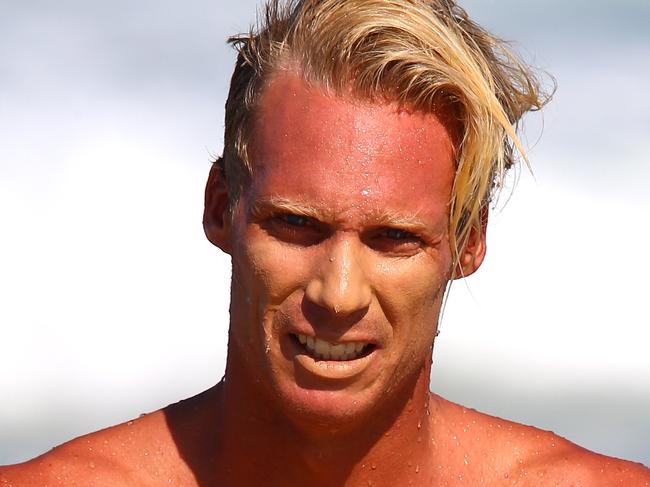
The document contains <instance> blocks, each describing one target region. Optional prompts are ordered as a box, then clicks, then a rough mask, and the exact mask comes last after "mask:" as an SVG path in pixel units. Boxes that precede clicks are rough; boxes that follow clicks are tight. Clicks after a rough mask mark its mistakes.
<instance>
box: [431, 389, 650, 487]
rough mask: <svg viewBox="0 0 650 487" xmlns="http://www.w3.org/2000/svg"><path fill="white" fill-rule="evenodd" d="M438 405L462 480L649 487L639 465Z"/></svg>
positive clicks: (472, 412) (458, 408)
mask: <svg viewBox="0 0 650 487" xmlns="http://www.w3.org/2000/svg"><path fill="white" fill-rule="evenodd" d="M437 401H439V404H440V406H439V409H440V411H441V418H442V419H441V421H440V423H441V424H440V426H439V430H442V431H443V432H444V433H443V434H442V435H441V436H442V437H443V438H445V440H443V441H447V442H448V444H447V445H446V448H448V451H450V449H451V451H454V448H455V451H456V452H457V454H456V455H455V458H454V460H453V462H452V464H453V465H455V466H456V469H457V470H462V469H463V467H467V468H466V469H465V472H466V475H467V478H472V477H475V476H476V475H480V476H481V478H476V480H477V481H482V482H483V483H485V484H487V485H508V484H514V485H531V486H533V485H534V486H545V485H552V486H555V485H574V486H600V485H602V486H609V485H615V484H616V485H625V486H631V487H636V486H641V487H648V486H650V469H648V468H647V467H645V466H643V465H642V464H639V463H633V462H629V461H625V460H620V459H617V458H612V457H608V456H605V455H600V454H598V453H594V452H591V451H589V450H586V449H584V448H582V447H580V446H578V445H576V444H574V443H572V442H570V441H568V440H566V439H564V438H562V437H560V436H558V435H556V434H554V433H553V432H550V431H544V430H541V429H538V428H535V427H532V426H527V425H523V424H519V423H514V422H512V421H507V420H504V419H501V418H497V417H495V416H490V415H487V414H484V413H481V412H478V411H476V410H473V409H469V408H464V407H462V406H460V405H457V404H454V403H451V402H449V401H446V400H444V399H442V398H437ZM449 438H451V442H449ZM470 466H473V468H469V467H470ZM459 475H462V473H461V474H459Z"/></svg>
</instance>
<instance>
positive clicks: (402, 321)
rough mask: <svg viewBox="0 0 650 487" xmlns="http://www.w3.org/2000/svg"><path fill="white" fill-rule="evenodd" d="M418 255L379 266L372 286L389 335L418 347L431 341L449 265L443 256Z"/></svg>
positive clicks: (424, 345)
mask: <svg viewBox="0 0 650 487" xmlns="http://www.w3.org/2000/svg"><path fill="white" fill-rule="evenodd" d="M422 257H423V258H422V259H414V260H411V259H409V260H405V261H395V262H393V263H391V264H385V265H383V266H382V268H381V272H380V273H379V275H378V278H377V282H378V286H377V288H376V290H377V297H378V299H379V301H380V303H381V305H382V308H383V310H384V313H385V314H386V318H387V319H388V321H389V322H390V323H391V324H392V327H393V337H394V338H395V339H397V340H399V341H401V342H404V343H407V342H408V343H411V347H415V348H418V349H420V348H422V349H424V348H428V346H429V343H428V342H429V341H431V340H433V334H434V332H435V327H436V324H437V321H438V315H439V312H440V307H441V303H442V297H443V294H444V290H445V286H446V284H447V282H448V267H449V265H447V262H446V259H441V260H442V261H441V260H439V259H434V258H432V257H430V256H427V255H423V256H422Z"/></svg>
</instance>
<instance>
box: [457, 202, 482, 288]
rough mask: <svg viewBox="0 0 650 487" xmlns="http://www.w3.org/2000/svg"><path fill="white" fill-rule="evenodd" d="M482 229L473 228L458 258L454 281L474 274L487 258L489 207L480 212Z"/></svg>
mask: <svg viewBox="0 0 650 487" xmlns="http://www.w3.org/2000/svg"><path fill="white" fill-rule="evenodd" d="M480 223H481V227H480V229H477V228H472V230H471V231H470V233H469V237H468V238H467V243H466V244H465V247H464V248H463V249H462V250H461V252H460V256H459V258H458V264H457V265H456V268H455V269H454V274H453V277H452V279H460V278H462V277H467V276H469V275H471V274H474V272H476V270H477V269H478V268H479V267H480V266H481V264H482V263H483V259H484V258H485V251H486V249H487V245H486V231H487V223H488V206H487V205H485V206H483V207H482V208H481V210H480Z"/></svg>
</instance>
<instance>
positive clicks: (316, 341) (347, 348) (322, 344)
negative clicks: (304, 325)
mask: <svg viewBox="0 0 650 487" xmlns="http://www.w3.org/2000/svg"><path fill="white" fill-rule="evenodd" d="M292 337H293V338H294V340H295V341H297V342H298V343H299V344H300V345H301V346H302V348H303V349H304V350H305V352H306V354H307V355H309V356H310V357H312V358H313V359H314V360H331V361H338V362H342V361H350V360H356V359H359V358H363V357H365V356H367V355H369V354H371V353H372V351H373V350H374V348H375V345H373V344H372V343H369V342H345V343H336V344H334V343H330V342H328V341H325V340H321V339H320V338H316V337H312V336H308V335H303V334H300V333H296V334H292Z"/></svg>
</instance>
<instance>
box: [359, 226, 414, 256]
mask: <svg viewBox="0 0 650 487" xmlns="http://www.w3.org/2000/svg"><path fill="white" fill-rule="evenodd" d="M366 242H367V243H366V244H367V245H368V246H370V247H372V248H373V249H374V250H376V251H377V252H381V253H384V254H391V255H396V256H397V255H399V256H408V255H412V254H414V253H416V252H417V251H418V250H419V249H420V248H421V247H422V239H421V238H420V236H419V235H416V234H415V233H411V232H409V231H407V230H402V229H401V228H394V227H388V228H379V229H377V230H376V231H374V232H372V233H370V234H369V235H368V237H367V240H366Z"/></svg>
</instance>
